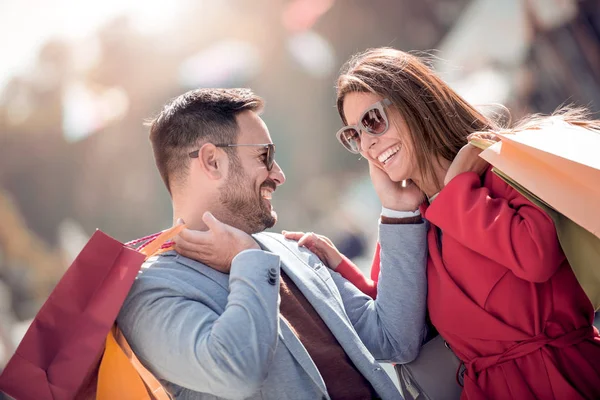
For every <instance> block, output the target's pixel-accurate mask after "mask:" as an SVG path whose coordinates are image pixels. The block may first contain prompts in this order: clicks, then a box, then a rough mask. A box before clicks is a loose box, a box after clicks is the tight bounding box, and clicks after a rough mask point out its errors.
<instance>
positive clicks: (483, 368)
mask: <svg viewBox="0 0 600 400" xmlns="http://www.w3.org/2000/svg"><path fill="white" fill-rule="evenodd" d="M337 106H338V111H339V114H340V116H341V118H342V121H343V123H344V124H345V125H346V126H345V127H344V128H342V129H341V130H340V131H339V132H338V139H339V141H340V142H341V143H342V144H343V145H344V147H345V148H346V149H348V150H349V151H351V152H353V153H360V154H361V155H362V157H364V158H366V159H367V161H368V162H369V168H370V173H371V179H372V181H373V184H374V187H375V189H376V192H377V194H378V195H379V197H380V200H381V203H382V205H383V207H384V208H383V212H382V218H393V217H404V218H406V217H410V216H413V217H418V215H419V214H420V215H422V216H423V217H424V218H425V219H427V221H428V222H429V223H430V231H429V234H428V246H429V260H428V266H427V275H428V281H429V283H428V299H427V300H428V310H429V315H430V318H431V321H432V323H433V325H434V326H435V327H436V328H437V330H438V331H439V333H440V334H441V335H442V337H443V338H444V339H445V340H446V341H447V342H448V343H449V344H450V346H451V348H452V349H453V350H454V352H455V353H456V354H457V356H458V357H459V358H460V359H461V360H462V361H463V362H464V364H465V367H466V373H465V376H464V390H463V398H468V399H492V398H493V399H507V398H512V399H598V398H600V337H599V334H598V331H597V330H595V329H594V328H593V327H592V321H593V318H594V310H593V307H592V305H591V303H590V301H589V299H588V298H587V297H586V295H585V293H584V292H583V290H582V289H581V287H580V285H579V284H578V282H577V280H576V278H575V276H574V274H573V272H572V270H571V268H570V266H569V264H568V261H567V260H566V258H565V256H564V254H563V252H562V250H561V248H560V245H559V242H558V239H557V235H556V231H555V228H554V225H553V223H552V220H551V219H550V218H549V217H548V215H546V214H545V213H544V212H543V211H542V210H540V209H539V208H537V207H536V206H535V205H533V204H532V203H531V202H529V201H528V200H527V199H525V198H524V197H523V196H521V195H520V194H519V193H518V192H517V191H515V190H514V189H513V188H511V187H510V186H508V185H507V184H506V183H505V182H504V181H502V180H501V179H500V178H499V177H498V176H496V175H495V174H494V173H492V172H491V168H490V167H489V166H487V165H486V164H485V163H484V162H483V160H481V159H480V158H479V157H478V152H479V151H478V150H477V149H476V148H475V147H473V146H471V145H468V144H467V140H468V138H469V135H473V134H476V133H477V132H493V131H498V129H499V128H498V126H496V124H495V123H494V122H493V121H491V120H490V119H488V118H486V117H485V116H484V115H482V114H481V113H480V112H478V111H477V110H476V109H475V108H474V107H473V106H471V105H470V104H469V103H467V102H466V101H465V100H464V99H462V98H461V97H460V96H459V95H458V94H456V93H455V92H454V91H453V90H452V89H451V88H450V87H449V86H448V85H447V84H446V83H444V82H443V81H442V80H441V79H440V78H439V77H437V76H436V75H435V74H434V73H433V72H432V71H431V69H430V68H428V67H427V66H426V65H425V64H424V63H423V62H422V61H421V60H419V59H418V58H417V57H415V56H413V55H410V54H407V53H404V52H401V51H397V50H393V49H389V48H381V49H374V50H368V51H366V52H364V53H362V54H359V55H357V56H355V57H354V58H352V59H351V60H350V61H349V62H348V63H347V65H346V66H345V68H344V70H343V72H342V74H341V75H340V77H339V79H338V85H337ZM554 118H558V117H554ZM562 118H563V119H564V120H566V121H567V122H571V123H576V124H580V125H584V126H588V127H595V128H597V127H598V126H600V125H599V121H586V120H585V119H583V118H582V117H581V115H580V114H577V113H567V114H565V115H563V116H562ZM545 123H551V119H531V120H530V121H528V122H527V124H525V125H526V126H527V127H529V128H531V127H535V126H538V125H539V126H542V125H544V124H545ZM477 135H478V136H480V137H482V138H484V139H492V140H494V135H493V134H477ZM464 171H467V172H464ZM403 181H405V182H409V185H408V187H404V188H403V187H402V185H401V182H403ZM419 191H421V192H423V193H424V194H425V195H426V196H427V199H428V201H425V202H424V203H423V204H422V205H421V206H420V208H419V210H416V211H415V209H416V206H415V204H416V202H415V198H416V197H418V195H417V194H416V193H418V192H419ZM284 234H285V235H286V236H287V237H288V238H290V239H295V240H299V241H300V244H301V245H305V246H307V247H308V248H309V249H311V250H313V251H314V252H316V253H317V254H318V255H320V256H321V258H323V259H324V260H326V261H327V262H328V263H329V265H330V266H332V267H334V266H337V265H339V266H338V267H337V268H336V270H337V271H338V272H340V273H342V274H343V275H345V276H346V277H347V278H348V279H350V280H351V281H353V282H355V284H357V286H359V287H360V288H362V289H363V291H365V292H366V293H368V294H371V295H373V296H374V295H375V288H376V285H375V283H374V282H370V281H369V280H368V279H366V278H364V277H362V275H360V274H359V273H357V271H358V270H357V269H356V267H354V266H353V265H352V264H351V263H350V262H349V261H347V260H345V261H344V262H342V256H341V255H340V254H339V252H338V251H337V250H336V249H335V247H334V246H333V244H332V243H331V242H330V241H329V240H328V239H327V238H325V237H323V236H319V235H315V234H306V235H304V234H302V233H298V232H296V233H284ZM376 259H377V255H376ZM377 268H378V262H377V260H375V263H374V268H373V273H372V277H374V278H376V277H377V275H378V269H377ZM375 280H376V279H375Z"/></svg>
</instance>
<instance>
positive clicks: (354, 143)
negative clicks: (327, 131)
mask: <svg viewBox="0 0 600 400" xmlns="http://www.w3.org/2000/svg"><path fill="white" fill-rule="evenodd" d="M340 141H341V142H342V144H343V145H344V147H345V148H346V149H347V150H349V151H351V152H353V153H358V152H359V151H360V133H358V131H357V130H356V129H354V128H348V129H346V130H345V131H344V132H342V134H341V135H340Z"/></svg>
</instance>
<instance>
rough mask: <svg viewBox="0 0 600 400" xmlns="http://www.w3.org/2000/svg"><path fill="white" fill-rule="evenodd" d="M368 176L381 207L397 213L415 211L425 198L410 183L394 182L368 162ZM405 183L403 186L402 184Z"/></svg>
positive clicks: (415, 186)
mask: <svg viewBox="0 0 600 400" xmlns="http://www.w3.org/2000/svg"><path fill="white" fill-rule="evenodd" d="M369 174H370V175H371V182H373V186H374V187H375V192H376V193H377V196H379V200H380V201H381V205H382V206H384V207H385V208H389V209H391V210H397V211H415V210H416V209H417V208H419V206H420V205H421V203H423V200H424V199H425V196H424V194H423V192H421V189H419V188H418V187H417V185H415V184H414V183H413V182H412V181H410V180H408V181H404V182H394V181H392V180H391V179H390V177H389V176H388V174H387V173H386V172H385V171H384V170H383V169H381V167H380V166H378V165H377V164H374V163H372V162H370V161H369ZM403 183H405V185H404V186H403V185H402V184H403Z"/></svg>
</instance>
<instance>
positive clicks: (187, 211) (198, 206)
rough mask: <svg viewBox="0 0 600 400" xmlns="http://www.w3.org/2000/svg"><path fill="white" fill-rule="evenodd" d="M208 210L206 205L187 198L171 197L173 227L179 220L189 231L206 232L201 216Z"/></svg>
mask: <svg viewBox="0 0 600 400" xmlns="http://www.w3.org/2000/svg"><path fill="white" fill-rule="evenodd" d="M208 210H209V207H208V204H204V203H202V202H200V201H195V200H192V199H191V198H190V197H188V196H176V195H174V196H173V225H175V224H177V220H178V219H179V218H181V219H182V220H183V222H184V223H185V225H186V227H188V228H189V229H195V230H201V231H205V230H207V226H206V224H205V223H204V222H203V221H202V215H204V213H205V212H206V211H208Z"/></svg>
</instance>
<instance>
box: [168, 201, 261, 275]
mask: <svg viewBox="0 0 600 400" xmlns="http://www.w3.org/2000/svg"><path fill="white" fill-rule="evenodd" d="M202 220H203V221H204V223H205V224H206V226H208V230H207V231H195V230H191V229H184V230H183V231H181V233H179V235H177V237H176V238H175V250H176V251H177V252H178V253H179V254H181V255H183V256H185V257H188V258H191V259H193V260H196V261H199V262H201V263H203V264H206V265H208V266H209V267H211V268H214V269H216V270H217V271H220V272H223V273H226V274H228V273H229V270H230V269H231V261H232V260H233V258H234V257H235V256H237V255H238V254H239V253H240V252H242V251H244V250H248V249H260V246H259V245H258V243H256V241H255V240H254V239H253V238H252V236H250V235H248V234H247V233H245V232H243V231H241V230H239V229H236V228H234V227H232V226H229V225H226V224H224V223H222V222H221V221H219V220H218V219H216V218H215V217H214V215H212V214H211V213H210V212H208V211H207V212H205V213H204V215H203V216H202Z"/></svg>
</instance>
